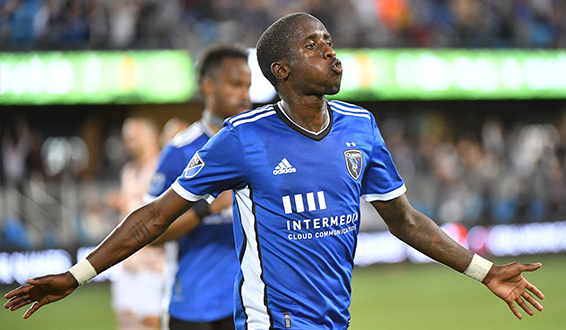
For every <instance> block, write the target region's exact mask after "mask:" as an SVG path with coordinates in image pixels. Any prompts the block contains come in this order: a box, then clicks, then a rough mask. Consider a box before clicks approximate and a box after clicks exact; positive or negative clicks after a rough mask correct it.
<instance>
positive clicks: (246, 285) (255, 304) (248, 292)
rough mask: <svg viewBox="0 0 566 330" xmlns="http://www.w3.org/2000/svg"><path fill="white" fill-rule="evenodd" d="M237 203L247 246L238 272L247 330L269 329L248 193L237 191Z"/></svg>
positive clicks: (250, 201) (247, 191) (253, 217)
mask: <svg viewBox="0 0 566 330" xmlns="http://www.w3.org/2000/svg"><path fill="white" fill-rule="evenodd" d="M235 192H236V202H237V203H238V209H239V210H240V218H241V223H242V229H243V230H244V233H245V235H246V242H245V244H246V246H245V251H244V255H243V257H242V260H241V261H240V263H241V268H242V275H243V277H244V282H243V284H242V287H241V289H240V290H241V291H240V294H241V295H242V303H243V304H244V312H245V313H246V316H247V323H248V328H247V329H249V330H255V329H269V327H270V326H271V322H270V319H269V314H268V312H267V306H266V305H265V296H266V292H265V289H266V288H265V283H264V282H263V280H262V278H261V276H262V273H263V269H262V267H261V260H260V259H259V250H258V246H259V243H258V237H257V233H256V231H255V223H256V219H255V216H254V214H253V212H252V200H251V198H250V189H249V188H247V187H246V188H244V189H239V190H236V191H235Z"/></svg>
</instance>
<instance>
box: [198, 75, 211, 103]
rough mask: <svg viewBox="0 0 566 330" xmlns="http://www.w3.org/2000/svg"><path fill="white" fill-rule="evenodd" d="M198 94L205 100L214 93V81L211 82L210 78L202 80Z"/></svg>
mask: <svg viewBox="0 0 566 330" xmlns="http://www.w3.org/2000/svg"><path fill="white" fill-rule="evenodd" d="M200 92H201V94H202V97H205V98H206V97H207V96H208V95H211V94H212V93H213V92H214V81H213V80H212V78H211V77H205V78H203V79H202V83H201V86H200Z"/></svg>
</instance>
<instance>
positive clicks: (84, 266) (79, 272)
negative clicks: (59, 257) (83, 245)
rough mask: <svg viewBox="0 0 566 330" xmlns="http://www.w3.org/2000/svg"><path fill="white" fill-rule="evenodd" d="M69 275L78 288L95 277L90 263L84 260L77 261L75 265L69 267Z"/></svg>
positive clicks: (94, 271)
mask: <svg viewBox="0 0 566 330" xmlns="http://www.w3.org/2000/svg"><path fill="white" fill-rule="evenodd" d="M69 273H71V275H73V277H74V278H75V279H76V280H77V282H78V283H79V286H81V285H83V284H85V283H86V282H88V281H89V280H91V279H93V278H94V277H95V276H96V275H97V274H96V270H95V269H94V267H92V265H91V264H90V262H89V261H88V260H86V259H83V260H81V261H79V262H78V263H77V264H76V265H74V266H73V267H71V269H69Z"/></svg>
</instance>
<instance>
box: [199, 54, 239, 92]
mask: <svg viewBox="0 0 566 330" xmlns="http://www.w3.org/2000/svg"><path fill="white" fill-rule="evenodd" d="M226 58H241V59H244V60H246V61H247V60H248V50H247V49H245V48H243V47H240V46H235V45H216V46H213V47H210V48H209V49H207V50H206V51H205V52H204V53H203V54H202V55H201V56H200V58H199V60H198V64H197V72H198V85H199V86H200V85H201V84H202V81H203V79H204V78H205V77H208V76H211V75H213V74H214V73H215V71H216V69H217V68H218V67H220V66H221V65H222V62H223V61H224V60H225V59H226Z"/></svg>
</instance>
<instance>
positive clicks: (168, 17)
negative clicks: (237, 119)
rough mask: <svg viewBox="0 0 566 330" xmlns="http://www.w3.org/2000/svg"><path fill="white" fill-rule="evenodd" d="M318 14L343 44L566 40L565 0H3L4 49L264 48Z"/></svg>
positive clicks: (530, 44)
mask: <svg viewBox="0 0 566 330" xmlns="http://www.w3.org/2000/svg"><path fill="white" fill-rule="evenodd" d="M297 11H306V12H309V13H312V14H313V15H315V16H316V17H318V18H319V19H321V21H322V22H323V23H324V24H325V25H326V26H327V28H328V30H329V31H330V33H331V34H332V35H333V37H334V41H335V44H336V45H337V47H340V48H348V47H354V48H361V47H368V48H376V47H395V48H399V47H407V48H415V47H432V48H507V47H515V48H564V47H566V1H564V0H509V1H498V0H304V1H303V0H301V1H299V0H0V43H1V44H2V49H3V50H14V51H22V50H23V51H25V50H69V49H131V48H136V49H156V48H159V49H161V48H166V49H187V50H189V51H190V52H195V53H197V52H200V51H201V50H202V49H203V48H204V47H205V46H206V45H208V44H210V43H216V42H238V43H241V44H242V45H243V46H247V47H254V46H255V44H256V41H257V39H258V37H259V36H260V35H261V33H262V32H263V31H264V29H265V28H267V27H268V26H269V24H271V23H272V22H273V21H275V20H276V19H278V18H279V17H281V16H283V15H285V14H287V13H291V12H297Z"/></svg>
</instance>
